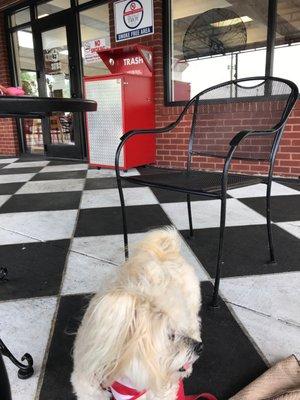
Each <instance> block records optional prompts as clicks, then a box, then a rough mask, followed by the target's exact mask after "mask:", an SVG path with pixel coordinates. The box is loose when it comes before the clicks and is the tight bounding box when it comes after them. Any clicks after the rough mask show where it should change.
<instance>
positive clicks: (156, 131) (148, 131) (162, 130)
mask: <svg viewBox="0 0 300 400" xmlns="http://www.w3.org/2000/svg"><path fill="white" fill-rule="evenodd" d="M176 122H177V121H176ZM174 126H176V124H175V122H174V123H172V124H170V125H167V126H165V127H163V128H153V129H134V130H132V131H128V132H126V133H124V135H122V136H121V137H120V140H121V141H122V142H124V141H125V140H127V139H128V138H130V137H131V136H134V135H145V134H159V133H165V132H169V131H170V130H172V129H173V128H174Z"/></svg>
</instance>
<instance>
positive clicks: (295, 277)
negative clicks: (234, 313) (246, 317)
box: [221, 272, 300, 326]
mask: <svg viewBox="0 0 300 400" xmlns="http://www.w3.org/2000/svg"><path fill="white" fill-rule="evenodd" d="M221 291H222V295H224V297H225V298H226V300H227V301H229V302H230V303H234V304H237V305H240V306H242V307H246V308H250V309H251V310H255V311H257V312H260V313H263V314H265V315H270V316H272V317H273V318H275V319H281V320H284V321H286V322H291V323H294V324H298V325H299V326H300V312H299V310H300V272H287V273H279V274H270V275H256V276H245V277H240V278H224V279H222V282H221Z"/></svg>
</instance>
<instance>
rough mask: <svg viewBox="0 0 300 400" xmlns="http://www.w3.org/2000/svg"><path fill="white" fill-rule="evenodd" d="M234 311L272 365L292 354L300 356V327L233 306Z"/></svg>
mask: <svg viewBox="0 0 300 400" xmlns="http://www.w3.org/2000/svg"><path fill="white" fill-rule="evenodd" d="M232 308H233V311H234V313H235V314H236V316H237V317H238V319H239V320H240V322H241V324H242V325H243V326H244V329H245V330H246V331H247V332H248V334H249V335H250V336H251V340H252V342H254V343H255V344H256V346H257V347H258V348H259V350H260V351H261V353H262V354H263V355H264V357H265V358H266V359H267V361H268V362H269V363H270V364H274V363H275V362H277V361H280V360H282V359H283V358H286V357H288V356H289V355H291V354H295V355H296V356H297V357H298V358H299V356H300V341H299V337H300V327H299V326H295V325H288V324H286V323H284V322H281V321H278V320H276V319H273V318H269V317H265V316H263V315H260V314H257V313H255V312H253V311H249V310H247V309H244V308H241V307H237V306H233V307H232Z"/></svg>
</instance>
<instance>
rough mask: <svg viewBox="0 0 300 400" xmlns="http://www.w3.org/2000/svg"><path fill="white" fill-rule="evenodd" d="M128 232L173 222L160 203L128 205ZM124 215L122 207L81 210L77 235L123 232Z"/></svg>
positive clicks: (145, 229) (140, 230)
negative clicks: (122, 214) (122, 215)
mask: <svg viewBox="0 0 300 400" xmlns="http://www.w3.org/2000/svg"><path fill="white" fill-rule="evenodd" d="M126 216H127V221H128V233H139V232H145V231H147V230H149V229H154V228H157V227H160V226H163V225H170V224H171V222H170V220H169V219H168V217H167V216H166V214H165V213H164V211H163V209H162V208H161V207H160V206H159V205H156V204H154V205H144V206H130V207H126ZM122 226H123V225H122V217H121V208H120V207H107V208H96V209H84V210H80V213H79V218H78V222H77V227H76V232H75V236H95V235H116V234H121V233H122V232H123V230H122Z"/></svg>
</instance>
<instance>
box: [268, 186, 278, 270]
mask: <svg viewBox="0 0 300 400" xmlns="http://www.w3.org/2000/svg"><path fill="white" fill-rule="evenodd" d="M271 184H272V181H271V180H269V181H268V186H267V196H266V217H267V230H268V241H269V251H270V261H269V263H270V264H275V263H276V260H275V256H274V245H273V234H272V225H271Z"/></svg>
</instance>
